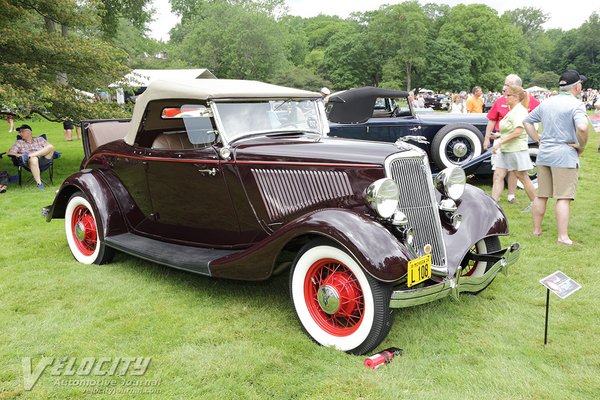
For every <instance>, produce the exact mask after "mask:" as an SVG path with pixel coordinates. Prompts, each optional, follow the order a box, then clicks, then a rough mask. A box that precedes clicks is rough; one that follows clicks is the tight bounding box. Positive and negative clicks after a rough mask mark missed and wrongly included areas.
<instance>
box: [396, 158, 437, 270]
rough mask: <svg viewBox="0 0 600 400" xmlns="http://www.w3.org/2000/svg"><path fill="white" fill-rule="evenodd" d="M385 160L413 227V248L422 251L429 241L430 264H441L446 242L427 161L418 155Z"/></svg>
mask: <svg viewBox="0 0 600 400" xmlns="http://www.w3.org/2000/svg"><path fill="white" fill-rule="evenodd" d="M386 164H387V168H386V172H387V174H388V176H389V177H391V178H392V179H393V180H394V181H396V183H397V184H398V188H399V189H400V202H399V205H398V207H399V208H400V210H401V211H402V212H403V213H404V214H406V216H407V217H408V221H409V225H410V226H412V227H413V228H414V230H415V239H414V243H413V246H414V248H415V249H416V250H417V252H418V254H419V255H423V254H424V252H423V248H424V247H425V245H427V244H430V245H431V247H432V250H431V256H432V264H433V265H435V266H438V267H445V266H446V246H445V245H444V239H443V236H442V230H441V229H442V228H441V221H440V214H439V211H438V208H437V201H436V199H435V193H434V188H433V182H432V179H431V172H430V170H429V165H427V164H426V161H424V159H423V158H421V157H411V158H395V159H392V160H391V161H390V160H388V162H387V163H386Z"/></svg>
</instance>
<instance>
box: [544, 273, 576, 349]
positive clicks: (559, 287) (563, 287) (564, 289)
mask: <svg viewBox="0 0 600 400" xmlns="http://www.w3.org/2000/svg"><path fill="white" fill-rule="evenodd" d="M540 283H541V284H542V285H544V286H545V287H546V326H545V328H544V346H545V345H546V344H548V314H549V311H550V291H552V292H553V293H554V294H556V295H557V296H558V297H560V298H561V299H564V298H566V297H568V296H570V295H572V294H573V293H575V292H576V291H577V290H579V289H581V285H580V284H579V283H577V282H575V281H574V280H573V279H571V278H569V277H568V276H567V275H566V274H564V273H562V272H560V271H556V272H555V273H553V274H552V275H548V276H547V277H545V278H543V279H540Z"/></svg>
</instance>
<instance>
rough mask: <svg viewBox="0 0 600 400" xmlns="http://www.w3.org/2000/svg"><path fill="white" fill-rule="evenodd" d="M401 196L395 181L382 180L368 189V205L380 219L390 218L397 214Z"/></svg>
mask: <svg viewBox="0 0 600 400" xmlns="http://www.w3.org/2000/svg"><path fill="white" fill-rule="evenodd" d="M399 194H400V191H399V190H398V185H396V182H394V180H393V179H390V178H382V179H379V180H376V181H375V182H373V183H371V184H370V185H369V187H368V188H367V203H368V204H369V207H371V208H372V209H373V210H375V211H376V212H377V214H379V216H380V217H382V218H389V217H391V216H392V215H394V212H396V208H397V207H398V196H399Z"/></svg>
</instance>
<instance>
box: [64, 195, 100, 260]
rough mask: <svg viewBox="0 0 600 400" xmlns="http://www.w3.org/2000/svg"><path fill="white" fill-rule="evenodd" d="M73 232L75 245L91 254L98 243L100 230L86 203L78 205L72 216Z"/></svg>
mask: <svg viewBox="0 0 600 400" xmlns="http://www.w3.org/2000/svg"><path fill="white" fill-rule="evenodd" d="M71 234H72V235H73V239H74V241H75V245H76V246H77V248H78V249H79V251H80V252H81V253H82V254H83V255H85V256H91V255H92V254H94V251H95V250H96V246H97V245H98V230H97V228H96V221H95V220H94V216H93V215H92V213H91V212H90V210H89V209H88V208H87V207H85V206H84V205H78V206H77V207H76V208H75V209H74V210H73V214H72V218H71Z"/></svg>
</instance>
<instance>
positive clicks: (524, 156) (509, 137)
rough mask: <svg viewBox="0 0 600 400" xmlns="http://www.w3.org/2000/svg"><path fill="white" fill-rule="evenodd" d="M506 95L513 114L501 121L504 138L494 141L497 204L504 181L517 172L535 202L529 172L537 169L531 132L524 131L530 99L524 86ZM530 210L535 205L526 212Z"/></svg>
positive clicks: (511, 90)
mask: <svg viewBox="0 0 600 400" xmlns="http://www.w3.org/2000/svg"><path fill="white" fill-rule="evenodd" d="M505 95H506V104H507V105H508V107H509V109H510V111H509V112H508V114H506V116H505V117H504V118H503V119H502V120H500V139H497V140H495V141H494V148H493V149H492V153H493V154H496V170H495V171H494V183H493V186H492V197H493V198H494V200H496V201H499V200H500V195H501V194H502V191H503V190H504V178H505V177H506V174H507V173H508V171H514V172H515V175H516V176H517V178H519V180H520V181H521V182H523V186H524V187H525V192H526V193H527V196H528V197H529V200H530V201H533V199H535V188H534V187H533V184H532V183H531V180H530V179H529V175H527V171H528V170H530V169H531V168H533V164H532V163H531V159H530V158H529V151H528V144H527V142H528V140H527V132H525V129H524V128H523V120H524V119H525V117H527V103H528V102H529V97H528V96H527V93H526V92H525V90H523V88H522V87H520V86H514V85H509V86H508V88H507V89H506V92H505ZM529 210H531V205H529V206H527V207H526V208H525V209H524V210H523V211H529Z"/></svg>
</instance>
